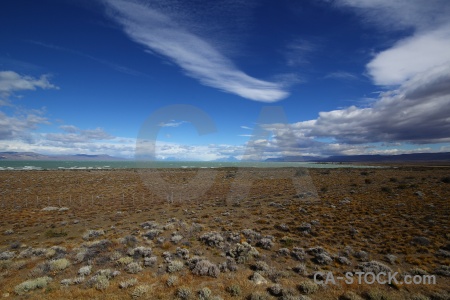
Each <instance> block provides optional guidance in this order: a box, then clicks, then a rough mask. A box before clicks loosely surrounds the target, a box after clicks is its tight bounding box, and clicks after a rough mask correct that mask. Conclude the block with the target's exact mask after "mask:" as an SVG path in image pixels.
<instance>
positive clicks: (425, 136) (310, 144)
mask: <svg viewBox="0 0 450 300" xmlns="http://www.w3.org/2000/svg"><path fill="white" fill-rule="evenodd" d="M449 87H450V64H446V65H443V66H441V67H439V68H434V69H432V70H430V71H428V72H424V73H419V74H418V75H416V76H415V77H413V78H412V79H410V80H409V81H407V82H406V83H404V84H403V85H402V86H400V87H399V88H398V89H397V90H392V91H389V92H385V93H382V94H381V95H380V98H379V99H378V100H377V101H376V102H375V103H373V104H372V105H371V106H370V107H365V108H358V107H356V106H351V107H348V108H345V109H339V110H333V111H328V112H321V113H319V117H318V118H317V119H314V120H309V121H303V122H297V123H294V124H266V125H264V128H265V129H266V130H270V131H272V132H273V133H274V141H273V142H271V143H269V146H271V145H272V146H271V147H272V148H273V149H274V151H279V152H280V151H285V152H288V153H295V152H297V155H299V154H303V153H305V152H311V151H313V152H316V153H322V154H336V153H341V154H351V153H355V152H359V153H361V152H363V153H375V152H374V151H375V150H373V151H372V152H370V151H369V150H370V148H371V146H370V145H371V144H373V143H387V144H389V143H393V144H398V143H409V144H431V143H448V142H450V88H449ZM318 138H319V139H320V138H329V139H331V142H328V143H324V142H320V141H318ZM392 151H393V150H392Z"/></svg>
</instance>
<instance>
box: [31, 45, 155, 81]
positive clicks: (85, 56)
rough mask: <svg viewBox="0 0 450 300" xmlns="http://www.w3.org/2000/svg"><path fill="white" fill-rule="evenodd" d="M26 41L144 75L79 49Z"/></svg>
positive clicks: (128, 72) (126, 71)
mask: <svg viewBox="0 0 450 300" xmlns="http://www.w3.org/2000/svg"><path fill="white" fill-rule="evenodd" d="M28 42H29V43H32V44H34V45H38V46H41V47H45V48H49V49H53V50H57V51H63V52H67V53H70V54H73V55H77V56H81V57H84V58H87V59H90V60H92V61H95V62H98V63H100V64H102V65H105V66H107V67H109V68H111V69H113V70H115V71H118V72H121V73H124V74H128V75H133V76H146V75H145V74H144V73H142V72H139V71H137V70H134V69H132V68H129V67H126V66H124V65H120V64H118V63H115V62H111V61H108V60H105V59H101V58H98V57H94V56H92V55H89V54H86V53H83V52H80V51H77V50H74V49H68V48H65V47H61V46H57V45H53V44H48V43H44V42H39V41H33V40H31V41H28Z"/></svg>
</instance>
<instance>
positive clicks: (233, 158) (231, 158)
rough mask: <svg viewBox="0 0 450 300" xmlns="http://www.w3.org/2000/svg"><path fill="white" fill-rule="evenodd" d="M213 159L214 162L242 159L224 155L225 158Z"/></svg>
mask: <svg viewBox="0 0 450 300" xmlns="http://www.w3.org/2000/svg"><path fill="white" fill-rule="evenodd" d="M212 161H214V162H237V161H240V160H239V159H237V158H236V157H234V156H228V157H224V158H219V159H215V160H212Z"/></svg>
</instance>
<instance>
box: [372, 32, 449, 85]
mask: <svg viewBox="0 0 450 300" xmlns="http://www.w3.org/2000/svg"><path fill="white" fill-rule="evenodd" d="M449 49H450V25H448V26H446V27H444V28H439V29H436V30H433V31H426V32H419V33H416V34H414V35H413V36H412V37H408V38H405V39H403V40H401V41H399V42H398V43H396V44H395V45H394V46H393V47H392V48H390V49H388V50H385V51H382V52H381V53H379V54H377V55H376V56H375V58H374V59H373V60H372V61H371V62H370V63H369V64H368V65H367V70H368V72H369V74H370V75H371V76H372V78H373V80H374V82H375V83H376V84H378V85H397V84H402V83H404V82H406V81H407V80H409V79H411V78H413V77H414V76H415V75H417V74H419V73H422V72H427V71H429V70H430V69H433V68H438V67H440V66H441V65H442V64H447V63H450V51H449Z"/></svg>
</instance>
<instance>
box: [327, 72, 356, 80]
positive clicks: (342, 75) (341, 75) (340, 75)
mask: <svg viewBox="0 0 450 300" xmlns="http://www.w3.org/2000/svg"><path fill="white" fill-rule="evenodd" d="M324 78H326V79H329V78H331V79H340V80H355V79H358V77H357V76H356V75H355V74H352V73H350V72H346V71H336V72H331V73H329V74H327V75H325V77H324Z"/></svg>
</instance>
